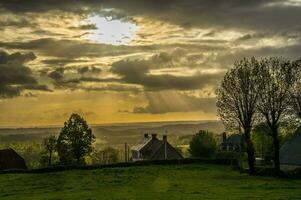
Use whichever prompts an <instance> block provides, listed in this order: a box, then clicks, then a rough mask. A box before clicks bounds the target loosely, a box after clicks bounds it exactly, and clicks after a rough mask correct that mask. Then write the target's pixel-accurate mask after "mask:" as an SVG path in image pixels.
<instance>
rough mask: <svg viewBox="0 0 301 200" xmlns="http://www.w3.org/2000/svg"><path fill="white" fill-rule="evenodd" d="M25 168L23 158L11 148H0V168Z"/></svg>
mask: <svg viewBox="0 0 301 200" xmlns="http://www.w3.org/2000/svg"><path fill="white" fill-rule="evenodd" d="M9 169H27V166H26V163H25V160H24V159H23V158H22V157H21V156H20V155H19V154H18V153H17V152H16V151H15V150H13V149H11V148H8V149H2V150H0V170H9Z"/></svg>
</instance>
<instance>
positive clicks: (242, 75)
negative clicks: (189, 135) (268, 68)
mask: <svg viewBox="0 0 301 200" xmlns="http://www.w3.org/2000/svg"><path fill="white" fill-rule="evenodd" d="M261 71H262V66H261V65H260V63H259V62H258V61H257V60H256V59H255V58H254V57H253V58H251V59H246V58H244V59H243V60H240V61H238V62H235V63H234V67H233V68H231V69H230V70H229V71H228V72H227V73H226V75H225V76H224V78H223V80H222V82H221V84H220V86H219V87H218V89H217V91H216V95H217V103H216V105H217V108H218V114H219V116H220V119H221V120H222V121H223V123H224V124H225V126H226V127H227V128H229V127H230V128H233V127H242V128H243V134H244V138H245V142H246V144H247V153H248V163H249V168H250V173H251V174H253V173H254V170H255V167H254V165H255V158H254V147H253V143H252V140H251V136H250V134H251V129H252V125H253V123H254V121H255V120H256V119H257V115H256V103H257V102H258V99H259V94H260V92H261V89H262V87H263V85H264V83H263V81H264V79H261V77H260V76H259V74H260V73H261Z"/></svg>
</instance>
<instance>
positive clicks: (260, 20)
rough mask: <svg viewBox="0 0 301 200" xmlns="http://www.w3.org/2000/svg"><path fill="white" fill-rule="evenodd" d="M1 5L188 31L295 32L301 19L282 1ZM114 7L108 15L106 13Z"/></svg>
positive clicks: (17, 0)
mask: <svg viewBox="0 0 301 200" xmlns="http://www.w3.org/2000/svg"><path fill="white" fill-rule="evenodd" d="M285 3H286V4H285ZM0 5H1V7H2V8H4V9H6V10H9V11H12V12H47V11H51V10H61V11H66V12H73V13H75V14H83V13H85V14H92V13H93V14H104V15H110V16H117V17H120V18H124V17H125V16H144V17H148V18H150V19H158V20H160V21H166V22H168V23H172V24H177V25H180V26H183V27H187V28H190V27H195V26H201V27H203V28H206V27H210V28H213V27H216V28H239V29H240V28H244V29H253V30H270V29H272V30H279V29H295V28H296V25H298V24H299V19H300V17H301V12H300V6H298V5H295V6H290V5H289V1H281V0H267V1H264V0H252V1H250V0H229V1H224V0H215V1H212V0H185V1H182V0H164V1H153V0H127V1H119V0H103V1H96V0H86V1H83V0H82V1H80V0H69V1H60V0H45V1H43V2H39V1H35V0H28V1H26V2H25V1H21V0H14V1H6V0H1V1H0ZM112 8H113V10H110V11H109V12H108V11H107V10H105V9H112Z"/></svg>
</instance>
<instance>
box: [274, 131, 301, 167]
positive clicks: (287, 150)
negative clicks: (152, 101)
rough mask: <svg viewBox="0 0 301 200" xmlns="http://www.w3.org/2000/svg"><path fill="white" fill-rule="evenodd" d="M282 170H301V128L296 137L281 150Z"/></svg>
mask: <svg viewBox="0 0 301 200" xmlns="http://www.w3.org/2000/svg"><path fill="white" fill-rule="evenodd" d="M279 157H280V164H281V169H283V170H290V169H296V168H301V127H299V128H298V129H297V130H296V132H295V133H294V136H293V137H292V138H291V139H290V140H289V141H287V142H286V143H285V144H283V145H282V147H281V148H280V155H279Z"/></svg>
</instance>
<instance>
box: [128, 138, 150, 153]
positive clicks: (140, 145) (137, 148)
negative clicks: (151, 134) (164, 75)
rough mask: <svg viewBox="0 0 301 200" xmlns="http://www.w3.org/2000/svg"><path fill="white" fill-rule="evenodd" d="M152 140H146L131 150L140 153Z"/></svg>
mask: <svg viewBox="0 0 301 200" xmlns="http://www.w3.org/2000/svg"><path fill="white" fill-rule="evenodd" d="M151 140H152V139H151V138H148V139H146V138H144V139H143V140H142V141H141V142H140V143H138V144H136V145H134V146H132V147H131V150H134V151H140V150H141V149H143V147H144V146H146V145H147V144H148V143H149V142H150V141H151Z"/></svg>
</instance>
